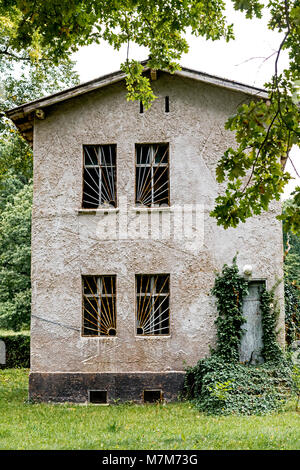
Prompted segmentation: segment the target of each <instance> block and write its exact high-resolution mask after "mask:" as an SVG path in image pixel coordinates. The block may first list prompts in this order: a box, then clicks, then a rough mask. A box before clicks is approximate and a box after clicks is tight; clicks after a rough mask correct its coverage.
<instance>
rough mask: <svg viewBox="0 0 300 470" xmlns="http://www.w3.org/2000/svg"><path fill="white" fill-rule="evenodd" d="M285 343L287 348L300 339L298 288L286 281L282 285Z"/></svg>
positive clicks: (299, 296)
mask: <svg viewBox="0 0 300 470" xmlns="http://www.w3.org/2000/svg"><path fill="white" fill-rule="evenodd" d="M284 298H285V341H286V344H287V346H288V347H289V346H290V345H291V344H292V342H293V341H296V340H297V339H298V340H299V339H300V288H299V286H297V284H296V283H292V282H290V281H289V280H288V279H286V280H285V283H284Z"/></svg>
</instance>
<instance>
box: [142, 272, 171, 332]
mask: <svg viewBox="0 0 300 470" xmlns="http://www.w3.org/2000/svg"><path fill="white" fill-rule="evenodd" d="M169 283H170V275H169V274H155V275H152V274H138V275H137V276H136V327H137V335H147V336H149V335H168V334H169V331H170V325H169Z"/></svg>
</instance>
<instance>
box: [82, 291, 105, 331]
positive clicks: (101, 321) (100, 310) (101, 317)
mask: <svg viewBox="0 0 300 470" xmlns="http://www.w3.org/2000/svg"><path fill="white" fill-rule="evenodd" d="M92 296H93V298H94V299H95V300H96V303H97V305H98V308H99V311H97V310H96V309H95V307H94V305H93V304H92V303H91V301H90V300H89V298H88V297H87V296H85V299H86V300H87V301H88V303H89V304H90V306H91V307H92V308H93V310H95V312H96V314H97V316H98V318H99V319H100V321H99V323H100V328H101V326H102V323H104V326H105V325H106V326H107V327H108V324H107V322H106V320H105V321H103V316H102V315H101V314H102V309H101V306H100V305H99V302H98V299H97V297H96V296H95V295H94V293H93V292H92ZM85 310H86V311H87V312H88V314H89V315H91V316H92V317H93V318H95V317H94V316H93V315H92V314H91V313H90V311H89V310H88V309H87V308H86V307H85ZM99 312H100V313H99ZM86 320H87V321H89V320H88V319H86ZM95 320H96V321H98V320H97V319H96V318H95ZM91 323H92V322H91Z"/></svg>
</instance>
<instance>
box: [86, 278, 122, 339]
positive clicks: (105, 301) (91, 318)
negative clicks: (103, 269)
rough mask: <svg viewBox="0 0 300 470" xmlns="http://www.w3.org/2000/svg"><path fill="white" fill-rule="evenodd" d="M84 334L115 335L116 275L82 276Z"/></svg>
mask: <svg viewBox="0 0 300 470" xmlns="http://www.w3.org/2000/svg"><path fill="white" fill-rule="evenodd" d="M82 281H83V327H82V333H83V335H84V336H115V335H116V332H117V330H116V276H83V278H82Z"/></svg>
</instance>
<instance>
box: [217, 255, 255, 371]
mask: <svg viewBox="0 0 300 470" xmlns="http://www.w3.org/2000/svg"><path fill="white" fill-rule="evenodd" d="M211 292H212V294H213V295H214V296H215V297H216V299H217V309H218V312H219V316H218V318H217V319H216V322H215V323H216V326H217V353H218V355H219V356H220V357H222V358H223V359H225V360H226V361H229V362H230V361H232V360H234V361H236V360H238V358H239V347H240V343H241V338H242V334H243V330H242V329H241V326H242V325H243V323H245V321H246V320H245V318H244V316H243V299H244V297H245V296H246V295H247V294H248V282H247V281H246V280H245V279H244V278H243V277H242V276H240V274H239V269H238V266H237V264H236V257H235V258H234V259H233V263H232V266H228V265H227V264H225V265H224V267H223V269H222V272H221V273H219V274H217V277H216V280H215V285H214V287H213V289H212V291H211Z"/></svg>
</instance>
